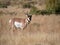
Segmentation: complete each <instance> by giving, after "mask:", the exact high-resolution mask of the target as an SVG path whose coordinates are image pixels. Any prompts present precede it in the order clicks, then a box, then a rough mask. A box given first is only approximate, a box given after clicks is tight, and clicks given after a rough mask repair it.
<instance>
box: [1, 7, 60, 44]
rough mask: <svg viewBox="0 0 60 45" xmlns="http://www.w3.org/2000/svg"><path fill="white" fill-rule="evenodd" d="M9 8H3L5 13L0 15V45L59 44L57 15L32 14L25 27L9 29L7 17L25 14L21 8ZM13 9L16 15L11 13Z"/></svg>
mask: <svg viewBox="0 0 60 45" xmlns="http://www.w3.org/2000/svg"><path fill="white" fill-rule="evenodd" d="M9 9H10V8H9ZM9 9H4V12H5V13H4V14H1V15H0V45H60V16H59V15H58V16H56V15H55V14H51V15H50V16H46V15H44V16H42V15H38V16H35V15H33V17H32V21H31V23H30V24H29V25H28V26H27V27H26V29H24V30H14V31H13V30H9V24H8V21H9V19H10V18H13V17H21V18H25V16H24V15H23V10H21V9H18V8H11V9H10V10H9ZM0 10H1V11H2V10H3V9H0ZM14 11H15V12H16V13H17V14H16V15H14V14H12V13H11V12H14ZM11 14H12V15H11Z"/></svg>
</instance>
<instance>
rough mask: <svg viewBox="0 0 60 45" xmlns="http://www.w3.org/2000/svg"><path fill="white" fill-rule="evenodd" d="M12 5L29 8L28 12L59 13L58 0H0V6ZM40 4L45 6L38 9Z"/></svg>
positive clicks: (59, 0) (37, 13)
mask: <svg viewBox="0 0 60 45" xmlns="http://www.w3.org/2000/svg"><path fill="white" fill-rule="evenodd" d="M13 5H19V6H21V7H22V8H29V9H30V12H29V13H31V14H36V15H39V14H42V15H44V14H60V0H0V8H8V6H13ZM36 5H38V6H36ZM41 5H45V8H44V9H38V7H39V6H41Z"/></svg>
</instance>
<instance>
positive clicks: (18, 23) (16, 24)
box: [14, 22, 23, 28]
mask: <svg viewBox="0 0 60 45" xmlns="http://www.w3.org/2000/svg"><path fill="white" fill-rule="evenodd" d="M14 25H15V27H16V28H21V27H22V26H23V24H22V23H21V22H15V23H14Z"/></svg>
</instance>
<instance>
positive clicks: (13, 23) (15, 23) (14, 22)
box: [9, 14, 32, 30]
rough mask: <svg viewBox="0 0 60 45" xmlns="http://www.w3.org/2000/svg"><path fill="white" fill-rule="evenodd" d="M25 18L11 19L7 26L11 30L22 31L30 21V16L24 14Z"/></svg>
mask: <svg viewBox="0 0 60 45" xmlns="http://www.w3.org/2000/svg"><path fill="white" fill-rule="evenodd" d="M26 16H27V18H26V19H23V18H12V19H10V20H9V25H10V27H11V28H12V29H14V28H16V29H18V28H20V29H22V30H23V29H24V28H25V27H26V26H27V25H28V24H29V23H30V21H31V18H32V15H29V14H26Z"/></svg>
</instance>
